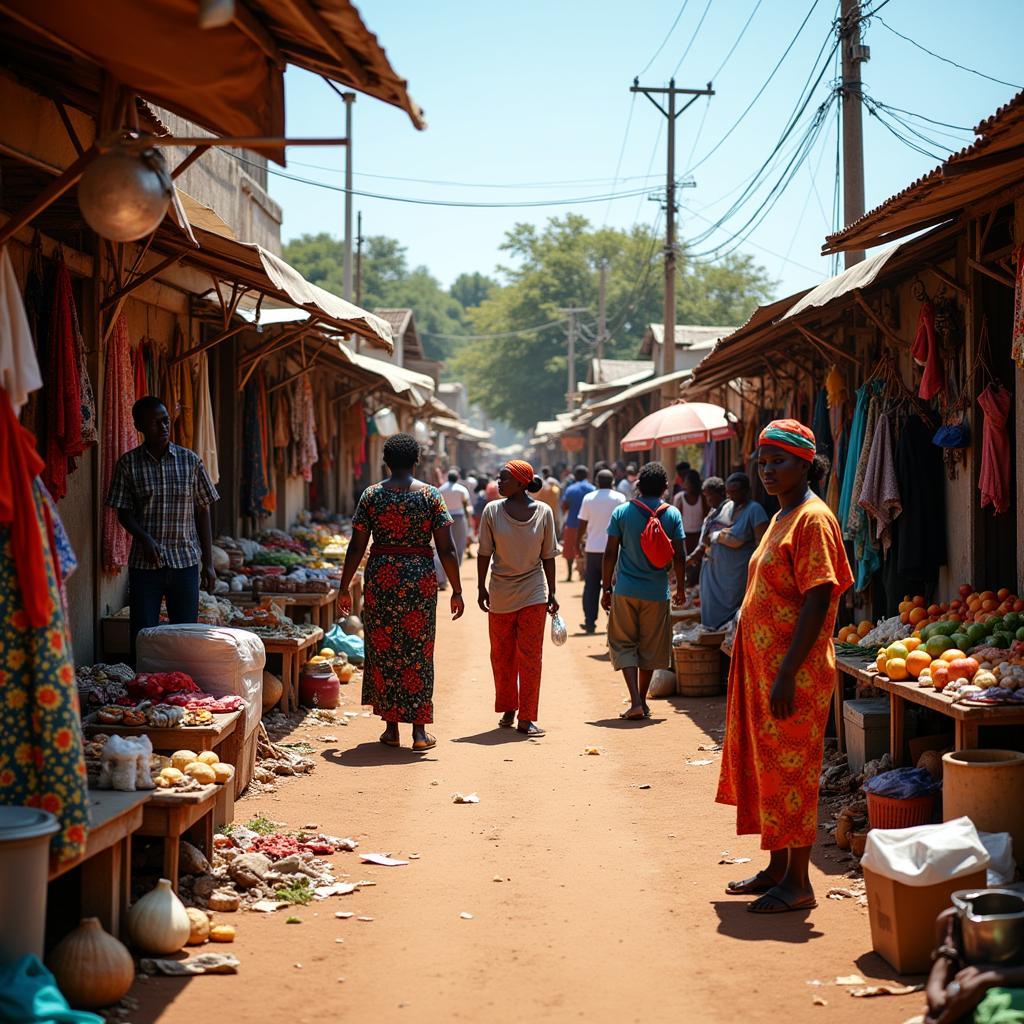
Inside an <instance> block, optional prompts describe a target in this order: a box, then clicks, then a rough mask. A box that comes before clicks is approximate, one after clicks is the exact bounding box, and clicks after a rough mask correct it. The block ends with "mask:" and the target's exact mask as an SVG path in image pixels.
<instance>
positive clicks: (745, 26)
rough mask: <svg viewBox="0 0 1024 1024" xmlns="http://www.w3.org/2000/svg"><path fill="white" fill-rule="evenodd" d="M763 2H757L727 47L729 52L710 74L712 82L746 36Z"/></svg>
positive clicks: (762, 0) (758, 0)
mask: <svg viewBox="0 0 1024 1024" xmlns="http://www.w3.org/2000/svg"><path fill="white" fill-rule="evenodd" d="M763 2H764V0H757V3H755V4H754V9H753V10H752V11H751V12H750V14H749V15H748V16H747V20H746V21H745V22H744V23H743V28H741V29H740V34H739V35H738V36H737V37H736V39H735V41H734V42H733V44H732V46H730V47H729V52H728V53H727V54H726V55H725V57H724V58H723V59H722V63H721V64H719V65H718V67H717V68H716V69H715V72H714V74H712V76H711V81H712V82H713V81H714V80H715V79H716V78H717V77H718V76H719V75H720V74H721V73H722V69H723V68H724V67H725V65H726V64H728V63H729V59H730V58H731V57H732V55H733V54H734V53H735V52H736V47H737V46H739V45H740V40H742V39H743V37H744V35H746V32H747V29H748V28H750V23H751V22H752V21H753V20H754V15H755V14H757V10H758V8H759V7H760V6H761V4H762V3H763Z"/></svg>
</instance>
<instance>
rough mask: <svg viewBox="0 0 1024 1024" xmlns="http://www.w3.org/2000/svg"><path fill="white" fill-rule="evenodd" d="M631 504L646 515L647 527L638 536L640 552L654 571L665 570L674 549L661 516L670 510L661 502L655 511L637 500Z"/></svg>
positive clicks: (670, 561) (673, 554) (670, 562)
mask: <svg viewBox="0 0 1024 1024" xmlns="http://www.w3.org/2000/svg"><path fill="white" fill-rule="evenodd" d="M632 503H633V504H634V505H636V507H637V508H639V509H643V510H644V512H646V513H647V517H648V518H647V525H646V526H645V527H644V528H643V532H642V533H641V534H640V550H641V551H643V553H644V556H645V557H646V558H647V561H648V562H650V563H651V567H652V568H654V569H667V568H668V567H669V566H670V565H671V564H672V559H673V557H674V556H675V553H676V552H675V548H674V547H673V546H672V541H670V540H669V538H668V534H667V533H666V532H665V527H664V526H662V525H661V516H662V514H663V513H664V512H665V511H667V510H668V509H669V508H671V505H666V504H665V503H664V502H662V503H661V504H660V505H659V506H658V507H657V508H656V509H650V508H648V507H647V506H646V505H645V504H644V503H643V502H642V501H640V499H639V498H634V499H633V501H632Z"/></svg>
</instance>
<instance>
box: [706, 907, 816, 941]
mask: <svg viewBox="0 0 1024 1024" xmlns="http://www.w3.org/2000/svg"><path fill="white" fill-rule="evenodd" d="M754 898H756V897H754ZM751 901H752V899H751V897H749V896H748V897H736V899H733V900H729V901H726V900H713V901H712V904H711V905H712V906H713V907H714V908H715V913H716V914H718V931H719V932H720V933H721V934H722V935H728V936H730V937H731V938H734V939H742V940H743V941H744V942H794V943H800V942H810V941H811V940H812V939H820V938H821V937H822V935H823V934H824V933H823V932H819V931H817V930H815V928H814V925H813V924H812V923H811V921H810V916H811V915H812V914H813V913H814V911H813V910H799V911H793V912H791V913H788V914H751V913H750V912H749V911H748V910H747V905H748V904H749V903H750V902H751Z"/></svg>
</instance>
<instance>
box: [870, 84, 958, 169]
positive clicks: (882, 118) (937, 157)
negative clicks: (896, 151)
mask: <svg viewBox="0 0 1024 1024" xmlns="http://www.w3.org/2000/svg"><path fill="white" fill-rule="evenodd" d="M861 103H862V104H863V106H864V109H865V110H866V111H867V112H868V113H869V114H870V115H871V116H872V117H873V118H874V119H875V120H876V121H877V122H878V123H879V124H880V125H882V127H883V128H885V130H886V131H888V132H889V134H890V135H892V136H893V138H895V139H898V140H899V141H900V142H902V143H903V145H905V146H907V147H908V148H909V149H913V150H915V151H916V152H918V153H920V154H921V155H922V156H926V157H928V158H929V159H931V160H934V161H936V162H937V163H942V161H943V159H945V158H944V157H943V156H942V155H941V154H939V153H934V152H932V151H931V150H928V149H925V148H924V147H923V146H922V145H921V144H920V143H918V142H915V141H914V140H913V139H910V138H908V137H907V136H906V135H904V134H903V133H902V132H900V131H899V129H898V128H895V127H894V126H893V124H892V122H891V120H890V117H891V115H889V116H886V115H885V113H884V111H881V109H880V108H879V107H878V106H877V105H876V104H875V103H873V102H872V100H871V97H870V96H867V95H865V94H863V93H862V94H861ZM914 134H915V135H916V134H917V133H916V132H915V133H914ZM918 138H921V139H922V141H924V142H926V143H928V144H930V145H934V143H933V142H932V141H931V140H930V139H924V138H923V136H920V135H918Z"/></svg>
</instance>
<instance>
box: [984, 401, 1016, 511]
mask: <svg viewBox="0 0 1024 1024" xmlns="http://www.w3.org/2000/svg"><path fill="white" fill-rule="evenodd" d="M978 405H980V406H981V410H982V412H984V414H985V425H984V427H983V428H982V435H981V472H980V473H979V474H978V488H979V490H980V491H981V507H982V508H985V506H986V505H991V506H992V511H993V512H995V513H996V515H1000V514H1002V513H1003V512H1005V511H1006V510H1007V509H1008V508H1009V507H1010V502H1011V501H1012V500H1013V491H1012V488H1011V484H1010V481H1011V479H1012V474H1013V468H1012V459H1013V456H1012V445H1011V442H1010V432H1009V430H1008V428H1007V423H1008V421H1009V419H1010V409H1011V407H1012V405H1013V396H1012V395H1011V394H1010V392H1009V391H1007V390H1006V388H1004V387H1003V386H1002V385H1001V384H989V386H988V387H987V388H985V390H984V391H982V393H981V394H980V395H978Z"/></svg>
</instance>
